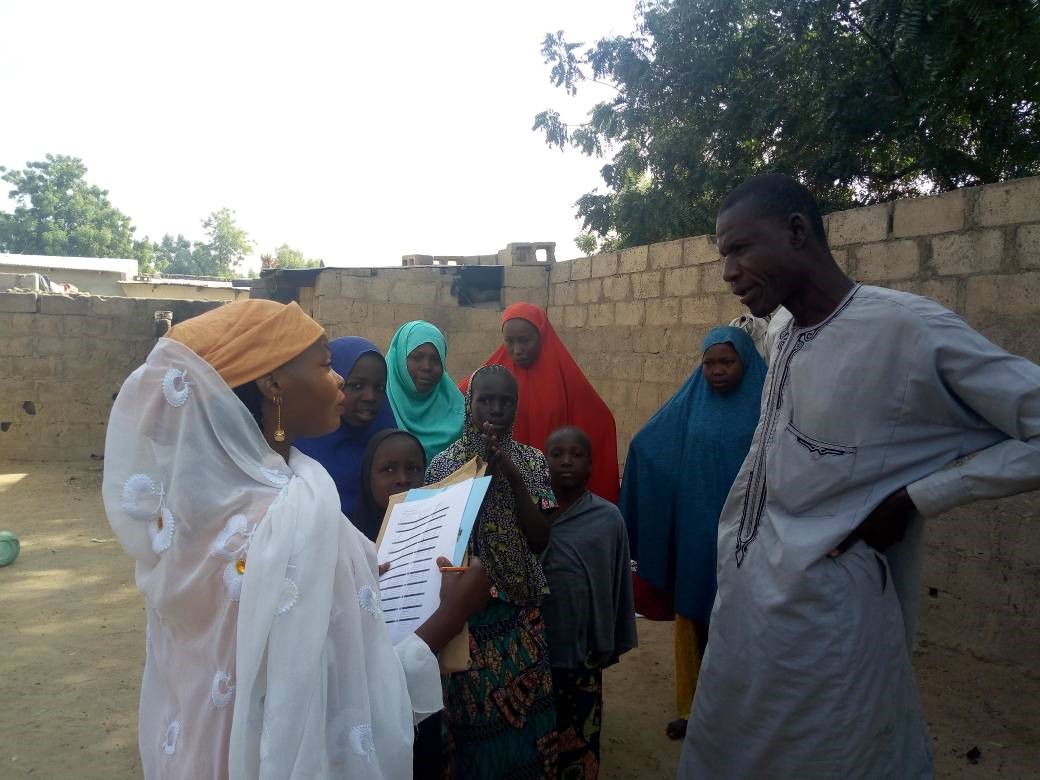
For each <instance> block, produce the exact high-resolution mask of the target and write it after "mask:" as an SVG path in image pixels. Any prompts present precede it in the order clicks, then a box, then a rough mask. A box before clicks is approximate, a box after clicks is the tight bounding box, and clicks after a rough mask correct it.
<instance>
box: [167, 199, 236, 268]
mask: <svg viewBox="0 0 1040 780" xmlns="http://www.w3.org/2000/svg"><path fill="white" fill-rule="evenodd" d="M202 228H203V230H204V231H205V232H206V240H205V241H194V242H193V241H189V240H188V239H187V238H185V237H184V235H183V234H181V233H178V234H177V237H176V238H174V237H173V236H172V235H170V234H169V233H167V234H166V235H165V236H163V237H162V241H160V242H159V243H157V244H155V245H154V246H153V259H152V266H151V270H154V271H157V272H159V273H161V274H166V275H172V274H179V275H184V276H215V277H219V278H222V279H227V278H230V277H231V276H234V275H235V273H236V271H237V270H238V266H239V265H240V264H241V263H242V261H243V260H244V259H245V257H246V255H248V254H249V253H250V252H252V251H253V245H252V243H251V242H250V241H249V235H248V234H247V233H246V231H245V230H243V229H242V228H241V227H239V225H238V223H236V222H235V213H234V212H233V211H232V210H231V209H226V208H225V209H218V210H217V211H214V212H213V213H212V214H210V215H209V216H208V217H206V219H204V220H203V221H202Z"/></svg>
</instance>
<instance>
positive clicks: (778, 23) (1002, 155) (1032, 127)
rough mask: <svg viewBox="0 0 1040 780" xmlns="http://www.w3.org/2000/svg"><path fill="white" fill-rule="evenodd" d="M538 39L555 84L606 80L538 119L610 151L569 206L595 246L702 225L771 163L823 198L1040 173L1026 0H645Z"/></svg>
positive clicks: (577, 143) (571, 90) (1039, 69)
mask: <svg viewBox="0 0 1040 780" xmlns="http://www.w3.org/2000/svg"><path fill="white" fill-rule="evenodd" d="M542 52H543V55H544V56H545V60H546V63H547V64H550V65H551V72H550V78H551V80H552V82H553V83H554V84H555V85H556V86H558V87H560V88H561V89H563V90H564V91H565V92H566V93H567V94H569V95H574V94H575V93H576V92H577V90H578V89H579V87H580V86H581V85H582V84H583V83H585V82H589V81H596V82H599V83H606V84H609V85H610V86H611V87H613V89H614V90H615V93H616V94H614V96H613V97H612V98H610V99H608V100H605V101H603V102H601V103H599V104H597V105H596V106H594V107H593V108H592V110H591V111H590V112H589V115H588V118H587V121H585V122H583V123H581V124H568V123H565V122H564V120H563V119H562V117H561V115H560V113H559V112H557V111H554V110H548V111H544V112H542V113H540V114H539V115H538V116H537V117H536V118H535V125H534V126H535V129H536V130H541V131H542V132H544V134H545V138H546V141H547V142H548V143H549V144H550V145H553V146H558V147H560V148H561V149H563V148H575V149H578V150H580V151H581V152H582V153H584V154H587V155H597V156H606V155H607V154H609V155H610V161H609V162H608V163H607V164H606V165H604V167H603V169H602V176H603V182H604V184H605V191H603V192H601V191H600V190H598V189H596V190H593V191H591V192H588V193H586V194H584V195H582V196H581V197H580V198H579V199H578V201H577V204H576V205H577V211H578V215H579V216H580V217H581V218H582V219H583V220H584V225H585V228H586V229H587V230H588V231H589V232H590V234H592V235H593V237H594V238H595V239H596V240H597V242H598V243H599V245H600V246H602V245H603V243H604V242H607V243H608V244H609V245H617V246H631V245H635V244H642V243H647V242H651V241H659V240H665V239H670V238H677V237H680V236H683V235H691V234H696V233H703V232H710V231H711V229H712V226H713V222H714V214H715V209H716V207H717V205H718V202H719V200H720V198H721V197H722V196H723V195H724V194H725V192H727V191H728V190H729V189H731V188H732V187H733V186H735V185H736V184H738V183H739V182H740V181H742V180H743V179H745V178H746V177H748V176H750V175H753V174H755V173H760V172H763V171H767V170H768V171H779V172H784V173H789V174H791V175H794V176H796V177H798V178H799V179H800V180H801V181H803V182H805V183H806V184H807V185H809V186H810V187H811V188H812V189H813V190H814V192H815V193H816V194H817V196H818V197H819V198H820V200H821V203H822V205H823V206H824V208H825V209H837V208H850V207H853V206H857V205H864V204H869V203H876V202H881V201H885V200H890V199H892V198H896V197H902V196H910V195H918V194H926V193H931V192H939V191H944V190H950V189H954V188H957V187H963V186H969V185H975V184H984V183H989V182H995V181H1001V180H1004V179H1009V178H1015V177H1021V176H1029V175H1035V174H1037V173H1040V109H1038V104H1040V4H1038V2H1037V0H1004V1H1002V2H984V0H858V1H857V0H649V1H648V2H646V3H644V4H642V5H641V6H640V10H639V26H638V32H637V33H636V34H635V35H633V36H629V37H613V38H605V39H602V40H599V41H596V42H595V43H594V44H592V45H591V46H588V47H585V46H584V44H578V43H572V42H569V41H568V40H567V39H566V37H565V36H564V33H563V32H562V31H561V32H557V33H555V34H549V35H547V36H546V37H545V40H544V42H543V46H542Z"/></svg>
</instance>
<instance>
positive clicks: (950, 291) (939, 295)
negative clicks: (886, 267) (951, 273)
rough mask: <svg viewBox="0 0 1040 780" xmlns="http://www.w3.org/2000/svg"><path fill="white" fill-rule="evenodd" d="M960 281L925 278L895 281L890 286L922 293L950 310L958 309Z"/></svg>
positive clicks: (916, 293)
mask: <svg viewBox="0 0 1040 780" xmlns="http://www.w3.org/2000/svg"><path fill="white" fill-rule="evenodd" d="M961 284H962V282H961V281H960V280H958V279H927V280H924V281H905V282H897V283H894V284H892V285H891V286H892V287H894V288H895V289H897V290H904V291H906V292H910V293H913V294H914V295H923V296H924V297H925V298H931V299H932V300H933V301H935V302H936V303H939V304H941V305H942V306H945V307H946V308H947V309H949V310H950V311H958V309H959V303H958V291H959V288H960V285H961Z"/></svg>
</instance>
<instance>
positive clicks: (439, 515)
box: [377, 483, 471, 644]
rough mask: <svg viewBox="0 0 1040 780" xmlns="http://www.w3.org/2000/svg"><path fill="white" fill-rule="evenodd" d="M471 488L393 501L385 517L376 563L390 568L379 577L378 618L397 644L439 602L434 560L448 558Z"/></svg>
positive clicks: (461, 486) (458, 488)
mask: <svg viewBox="0 0 1040 780" xmlns="http://www.w3.org/2000/svg"><path fill="white" fill-rule="evenodd" d="M470 487H471V484H467V483H461V484H459V485H456V486H453V487H450V488H448V489H447V490H444V491H442V492H440V493H438V494H437V495H435V496H431V497H430V498H426V499H423V500H420V501H407V502H401V503H398V504H397V505H396V506H394V507H393V509H392V510H391V512H390V516H389V517H388V518H387V523H386V527H385V528H384V529H383V532H382V534H381V538H380V540H379V548H378V550H377V560H379V561H380V562H382V563H387V562H388V563H389V564H390V569H389V570H388V571H387V572H386V573H385V574H384V575H383V576H382V577H380V578H379V596H380V602H381V603H382V608H383V620H384V621H385V622H386V626H387V629H388V630H389V632H390V640H391V641H392V642H393V643H394V644H397V643H398V642H400V641H401V640H402V639H404V638H405V637H406V636H408V635H409V634H412V633H414V632H415V629H417V628H418V627H419V626H421V625H422V624H423V623H424V622H425V621H426V619H427V618H429V617H430V615H432V614H433V613H434V611H435V610H436V609H437V607H438V605H439V604H440V588H441V574H440V572H439V571H438V569H437V558H438V557H439V556H444V557H445V558H452V557H453V555H454V553H455V544H456V540H457V539H458V536H459V528H460V526H461V524H462V516H463V513H464V512H465V509H466V504H467V502H468V500H469V494H470Z"/></svg>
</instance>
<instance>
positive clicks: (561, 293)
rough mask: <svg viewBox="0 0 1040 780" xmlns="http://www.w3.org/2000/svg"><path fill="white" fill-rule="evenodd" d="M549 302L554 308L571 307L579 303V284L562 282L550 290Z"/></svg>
mask: <svg viewBox="0 0 1040 780" xmlns="http://www.w3.org/2000/svg"><path fill="white" fill-rule="evenodd" d="M549 302H550V303H551V304H552V305H553V306H569V305H572V304H575V303H577V302H578V283H577V282H561V283H560V284H554V285H552V287H551V288H550V292H549Z"/></svg>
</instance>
